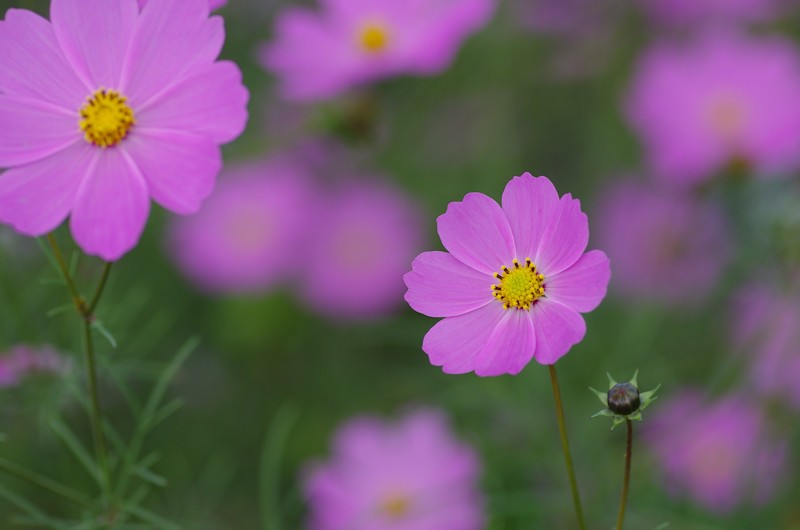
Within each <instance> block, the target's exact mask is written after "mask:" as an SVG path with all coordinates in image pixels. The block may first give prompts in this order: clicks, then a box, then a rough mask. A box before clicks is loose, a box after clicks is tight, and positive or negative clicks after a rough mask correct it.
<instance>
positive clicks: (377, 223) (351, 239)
mask: <svg viewBox="0 0 800 530" xmlns="http://www.w3.org/2000/svg"><path fill="white" fill-rule="evenodd" d="M314 221H315V224H316V228H315V230H314V231H313V233H312V234H311V237H310V240H309V243H308V248H309V249H312V250H311V254H310V255H307V259H306V261H305V263H304V265H303V266H302V267H301V268H300V270H298V271H297V272H298V274H299V275H300V277H299V279H298V282H297V287H298V288H299V289H300V291H301V297H302V298H303V300H304V301H305V303H306V305H308V306H309V307H310V308H311V309H313V310H315V311H318V312H320V313H322V314H324V315H327V316H330V317H333V318H345V319H348V318H354V319H356V318H371V317H377V316H382V315H385V314H386V313H389V312H391V311H392V310H394V309H396V308H397V307H398V306H399V305H400V304H401V303H402V298H403V281H402V276H403V273H404V272H405V271H406V267H407V264H408V260H410V259H411V258H412V257H413V256H414V254H416V253H417V252H418V251H419V249H420V248H421V244H422V240H423V236H422V230H421V226H420V223H419V215H418V212H417V208H416V207H415V205H414V204H413V203H412V202H411V200H410V199H409V198H408V197H407V196H406V195H405V194H403V193H402V192H400V191H399V190H396V189H394V188H393V187H391V186H389V185H388V184H385V183H381V182H377V181H376V179H375V178H374V177H373V178H371V179H367V178H362V179H360V180H355V181H352V182H349V183H347V184H344V185H342V186H341V187H340V188H339V189H336V190H334V191H333V192H331V193H329V194H328V195H327V197H326V198H325V200H324V201H323V202H322V203H320V205H319V206H318V210H317V213H316V214H315V215H314Z"/></svg>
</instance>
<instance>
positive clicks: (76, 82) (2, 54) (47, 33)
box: [0, 9, 91, 123]
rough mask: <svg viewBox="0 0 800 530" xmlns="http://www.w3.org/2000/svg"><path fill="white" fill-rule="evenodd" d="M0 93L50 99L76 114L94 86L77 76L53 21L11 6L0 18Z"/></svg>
mask: <svg viewBox="0 0 800 530" xmlns="http://www.w3.org/2000/svg"><path fill="white" fill-rule="evenodd" d="M0 92H2V93H5V94H13V95H18V96H24V97H26V98H36V99H39V100H43V101H47V102H49V103H52V104H54V105H58V106H59V107H62V108H63V109H65V110H67V111H70V112H73V113H74V114H76V115H77V112H78V109H79V108H80V106H81V105H82V104H83V102H84V100H85V99H86V97H87V96H88V95H89V94H90V93H91V89H90V88H89V87H88V86H86V85H85V84H84V83H83V82H81V80H80V79H79V78H78V76H77V75H75V71H74V69H73V68H72V65H71V64H70V63H69V61H68V60H67V58H66V57H64V52H62V51H61V46H60V45H59V43H58V40H57V39H56V36H55V33H54V32H53V26H52V25H51V24H50V22H48V21H47V20H45V19H44V18H42V17H40V16H39V15H37V14H35V13H33V12H31V11H27V10H25V9H9V10H8V11H7V12H6V18H5V20H2V21H0ZM0 123H5V122H0Z"/></svg>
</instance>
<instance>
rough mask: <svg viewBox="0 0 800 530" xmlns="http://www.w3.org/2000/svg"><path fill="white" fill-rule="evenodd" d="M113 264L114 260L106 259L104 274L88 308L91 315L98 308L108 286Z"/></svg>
mask: <svg viewBox="0 0 800 530" xmlns="http://www.w3.org/2000/svg"><path fill="white" fill-rule="evenodd" d="M112 264H113V262H111V261H106V262H105V264H104V265H103V274H102V275H101V276H100V282H99V283H98V284H97V288H96V289H95V290H94V295H93V296H92V301H91V302H89V307H88V308H87V310H86V312H87V313H88V314H89V315H93V314H94V310H95V309H97V304H99V303H100V298H101V297H102V296H103V290H104V289H105V288H106V283H108V275H109V274H111V265H112Z"/></svg>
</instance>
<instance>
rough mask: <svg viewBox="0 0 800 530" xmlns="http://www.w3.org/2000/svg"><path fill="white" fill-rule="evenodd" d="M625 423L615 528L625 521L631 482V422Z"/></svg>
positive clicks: (626, 421) (620, 528) (618, 528)
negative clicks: (623, 460) (626, 431)
mask: <svg viewBox="0 0 800 530" xmlns="http://www.w3.org/2000/svg"><path fill="white" fill-rule="evenodd" d="M625 425H626V427H627V428H628V436H627V441H626V443H625V477H624V478H623V479H622V495H621V496H620V498H619V512H618V514H617V530H622V523H623V522H624V521H625V506H626V505H627V504H628V486H629V485H630V482H631V450H632V449H633V422H631V420H629V419H626V420H625Z"/></svg>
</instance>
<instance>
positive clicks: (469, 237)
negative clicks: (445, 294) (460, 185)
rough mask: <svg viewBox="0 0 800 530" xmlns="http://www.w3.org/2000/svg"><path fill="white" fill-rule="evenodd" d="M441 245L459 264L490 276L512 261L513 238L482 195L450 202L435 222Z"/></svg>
mask: <svg viewBox="0 0 800 530" xmlns="http://www.w3.org/2000/svg"><path fill="white" fill-rule="evenodd" d="M436 222H437V225H438V229H439V237H440V238H441V239H442V244H443V245H444V246H445V248H446V249H447V250H449V251H450V253H451V254H452V255H453V256H455V257H456V258H458V260H459V261H461V262H462V263H464V264H466V265H469V266H470V267H472V268H473V269H475V270H477V271H480V272H483V273H486V274H494V273H495V272H497V271H499V270H500V267H502V266H503V265H510V264H511V260H512V259H513V258H514V237H513V236H512V235H511V228H510V227H509V226H508V220H507V219H506V216H505V214H504V213H503V210H501V209H500V206H499V205H498V204H497V203H496V202H495V201H493V200H492V199H490V198H489V197H487V196H486V195H484V194H482V193H468V194H467V195H466V196H465V197H464V200H463V201H461V202H451V203H450V205H449V206H448V207H447V211H446V212H445V213H443V214H442V215H440V216H439V218H438V219H437V220H436Z"/></svg>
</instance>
